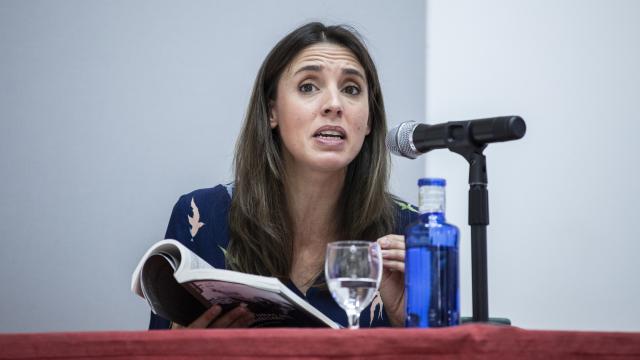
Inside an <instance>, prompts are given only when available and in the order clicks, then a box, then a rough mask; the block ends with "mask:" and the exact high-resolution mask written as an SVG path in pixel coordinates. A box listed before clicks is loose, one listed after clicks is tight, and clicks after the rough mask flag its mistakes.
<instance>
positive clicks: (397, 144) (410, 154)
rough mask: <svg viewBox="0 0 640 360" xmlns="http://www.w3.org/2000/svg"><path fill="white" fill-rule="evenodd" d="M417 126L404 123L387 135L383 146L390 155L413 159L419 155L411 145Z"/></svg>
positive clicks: (411, 123)
mask: <svg viewBox="0 0 640 360" xmlns="http://www.w3.org/2000/svg"><path fill="white" fill-rule="evenodd" d="M418 125H419V124H418V123H417V122H415V121H405V122H403V123H401V124H400V125H398V126H396V127H394V128H393V129H391V131H389V132H388V133H387V138H386V139H385V144H386V146H387V149H388V150H389V151H391V153H392V154H394V155H398V156H404V157H406V158H409V159H415V158H417V157H418V155H420V153H419V152H418V151H417V150H416V148H415V146H414V145H413V131H414V130H415V128H416V127H417V126H418Z"/></svg>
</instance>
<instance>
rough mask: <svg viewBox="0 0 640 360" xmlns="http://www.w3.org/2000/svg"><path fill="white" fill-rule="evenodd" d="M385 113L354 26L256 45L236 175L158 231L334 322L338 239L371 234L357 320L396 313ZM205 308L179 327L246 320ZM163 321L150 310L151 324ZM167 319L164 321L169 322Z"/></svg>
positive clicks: (397, 268) (181, 205)
mask: <svg viewBox="0 0 640 360" xmlns="http://www.w3.org/2000/svg"><path fill="white" fill-rule="evenodd" d="M385 135H386V120H385V112H384V104H383V101H382V93H381V90H380V84H379V81H378V75H377V72H376V69H375V65H374V64H373V61H372V60H371V57H370V56H369V54H368V52H367V50H366V48H365V47H364V45H363V44H362V42H361V41H360V40H359V39H358V37H357V36H356V35H355V34H354V32H353V31H351V30H349V29H347V28H345V27H341V26H328V27H327V26H324V25H323V24H321V23H310V24H307V25H304V26H302V27H300V28H298V29H296V30H295V31H293V32H292V33H290V34H289V35H287V36H286V37H285V38H284V39H282V40H281V41H280V42H279V43H278V44H277V45H276V46H275V47H274V48H273V50H272V51H271V52H270V53H269V54H268V55H267V58H266V59H265V61H264V63H263V64H262V66H261V68H260V70H259V72H258V75H257V78H256V81H255V84H254V87H253V94H252V96H251V101H250V104H249V107H248V110H247V115H246V119H245V122H244V126H243V128H242V131H241V134H240V137H239V139H238V143H237V147H236V156H235V159H234V162H235V181H234V183H232V184H229V185H226V186H223V185H219V186H217V187H215V188H211V189H203V190H197V191H194V192H192V193H190V194H187V195H184V196H183V197H181V198H180V200H179V201H178V203H177V204H176V206H175V208H174V210H173V213H172V215H171V220H170V223H169V227H168V229H167V234H166V237H167V238H174V239H177V240H179V241H181V242H182V243H184V244H185V245H187V246H188V247H189V248H191V249H192V250H193V251H194V252H196V253H197V254H198V255H200V256H201V257H202V258H203V259H205V260H207V261H208V262H210V263H211V264H212V265H213V266H215V267H218V268H231V269H233V270H236V271H242V272H247V273H254V274H259V275H268V276H275V277H278V278H280V279H282V280H283V281H284V282H285V283H286V284H287V286H289V287H290V288H291V289H292V290H294V291H295V292H297V293H298V294H299V295H301V296H302V297H304V298H305V299H306V300H307V301H308V302H309V303H311V305H313V306H315V307H316V308H318V309H319V310H320V311H322V312H323V313H325V314H326V315H327V316H329V317H330V318H332V319H333V320H334V321H336V322H339V323H341V324H343V325H346V323H347V319H346V315H345V313H344V311H343V310H342V309H341V308H339V307H338V305H337V304H336V303H335V302H334V301H333V300H332V299H331V295H330V294H329V293H328V291H327V290H326V288H325V287H322V286H316V285H318V284H322V282H323V279H322V277H323V276H322V268H323V264H324V253H325V249H326V245H327V243H329V242H332V241H335V240H339V239H366V240H371V241H378V242H379V243H380V246H381V248H382V255H383V258H384V272H383V277H382V282H381V286H380V293H379V296H378V297H377V298H376V299H374V302H373V305H372V306H371V307H370V308H368V309H366V310H365V311H363V314H362V317H361V320H360V322H361V326H363V327H366V326H385V325H386V326H389V325H394V326H402V324H403V322H404V276H403V271H404V238H403V237H402V236H399V235H393V234H400V233H402V229H403V228H404V226H406V225H407V224H408V223H409V222H411V221H413V220H415V213H414V212H413V211H412V208H411V207H409V206H407V205H406V204H404V203H401V202H399V201H398V200H396V199H394V198H393V197H392V196H391V195H390V194H389V193H388V192H387V181H388V155H387V151H386V149H385V145H384V138H385ZM220 313H221V309H220V307H219V306H213V307H211V308H210V309H209V310H207V311H206V312H205V313H203V314H202V316H200V318H198V319H197V320H196V321H194V323H192V324H191V325H190V327H195V328H197V327H245V326H248V325H250V324H251V322H252V321H253V315H252V314H251V313H250V312H249V311H248V309H247V308H246V307H244V306H238V307H236V308H235V309H234V310H231V311H229V312H227V313H225V314H223V315H220ZM168 326H169V324H168V322H166V321H164V320H163V319H160V318H159V317H157V316H155V315H153V316H152V319H151V324H150V327H151V328H166V327H168ZM174 327H175V326H174Z"/></svg>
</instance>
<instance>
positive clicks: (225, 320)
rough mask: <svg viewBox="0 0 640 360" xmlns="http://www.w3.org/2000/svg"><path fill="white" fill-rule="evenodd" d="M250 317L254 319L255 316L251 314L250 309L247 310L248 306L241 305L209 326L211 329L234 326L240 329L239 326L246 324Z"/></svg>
mask: <svg viewBox="0 0 640 360" xmlns="http://www.w3.org/2000/svg"><path fill="white" fill-rule="evenodd" d="M249 317H253V314H251V312H249V309H247V304H240V305H239V306H236V307H235V308H233V309H232V310H230V311H229V312H227V313H226V314H224V315H221V316H220V317H218V318H217V319H216V320H214V321H213V322H212V323H211V325H209V327H211V328H226V327H232V325H234V326H235V327H240V326H239V325H241V324H244V323H246V322H247V321H248V318H249Z"/></svg>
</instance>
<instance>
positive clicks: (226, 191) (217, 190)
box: [178, 183, 233, 203]
mask: <svg viewBox="0 0 640 360" xmlns="http://www.w3.org/2000/svg"><path fill="white" fill-rule="evenodd" d="M232 194H233V183H228V184H218V185H216V186H214V187H210V188H203V189H196V190H193V191H191V192H189V193H186V194H184V195H182V196H180V199H179V200H178V202H180V201H184V200H190V199H195V200H200V201H201V202H205V203H211V202H218V201H226V202H228V201H231V195H232Z"/></svg>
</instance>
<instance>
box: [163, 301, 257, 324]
mask: <svg viewBox="0 0 640 360" xmlns="http://www.w3.org/2000/svg"><path fill="white" fill-rule="evenodd" d="M221 312H222V307H221V306H220V305H213V306H212V307H210V308H209V309H208V310H206V311H205V312H203V313H202V315H200V316H199V317H198V318H197V319H195V320H194V321H193V322H192V323H191V324H189V326H187V327H184V326H182V325H178V324H176V323H171V328H172V329H205V328H243V327H248V326H249V325H251V323H252V322H253V321H254V320H255V317H254V315H253V313H252V312H251V311H249V309H247V305H246V304H240V305H239V306H236V307H235V308H233V309H232V310H230V311H228V312H227V313H225V314H223V315H220V313H221Z"/></svg>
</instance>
